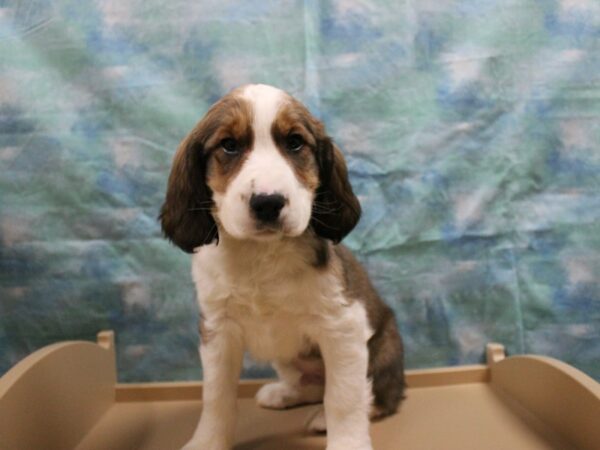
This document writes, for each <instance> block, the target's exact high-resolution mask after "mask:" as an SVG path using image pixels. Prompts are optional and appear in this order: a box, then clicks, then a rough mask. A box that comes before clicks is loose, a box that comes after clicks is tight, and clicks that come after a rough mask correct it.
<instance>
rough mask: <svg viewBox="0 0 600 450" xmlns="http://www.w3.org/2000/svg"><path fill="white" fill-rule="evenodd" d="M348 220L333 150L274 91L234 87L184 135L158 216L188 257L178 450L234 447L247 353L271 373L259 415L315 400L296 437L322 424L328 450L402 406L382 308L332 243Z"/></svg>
mask: <svg viewBox="0 0 600 450" xmlns="http://www.w3.org/2000/svg"><path fill="white" fill-rule="evenodd" d="M359 217H360V204H359V202H358V199H357V198H356V196H355V195H354V193H353V192H352V188H351V186H350V183H349V181H348V176H347V170H346V165H345V163H344V160H343V157H342V154H341V152H340V151H339V149H337V147H336V146H335V145H334V144H333V142H332V140H331V139H330V138H329V137H328V136H327V135H326V134H325V129H324V127H323V125H322V123H321V122H319V121H318V120H317V119H315V118H314V117H313V116H312V115H311V114H310V113H309V112H308V110H307V109H306V108H305V107H304V106H303V105H302V104H301V103H300V102H298V101H297V100H295V99H294V98H293V97H291V96H290V95H288V94H287V93H285V92H283V91H281V90H279V89H276V88H273V87H270V86H265V85H248V86H243V87H241V88H238V89H236V90H234V91H232V92H231V93H230V94H228V95H227V96H225V97H224V98H223V99H221V100H220V101H219V102H217V103H216V104H215V105H213V106H212V107H211V109H210V110H209V112H208V113H207V114H206V116H205V117H204V118H203V119H202V120H201V121H200V122H199V123H198V125H197V126H196V127H195V128H194V130H192V132H191V133H190V134H189V135H188V136H187V137H186V138H185V139H184V141H183V142H182V143H181V145H180V147H179V149H178V151H177V153H176V155H175V158H174V162H173V168H172V171H171V175H170V177H169V184H168V189H167V195H166V200H165V203H164V205H163V207H162V211H161V217H160V219H161V223H162V227H163V231H164V233H165V234H166V236H167V237H168V238H169V239H171V240H172V241H173V242H174V243H175V244H176V245H178V246H179V247H181V248H182V249H183V250H185V251H187V252H190V253H193V257H192V276H193V279H194V282H195V283H196V287H197V296H198V302H199V305H200V310H201V326H200V328H201V345H200V356H201V360H202V366H203V371H204V390H203V412H202V417H201V419H200V422H199V424H198V427H197V429H196V431H195V433H194V435H193V437H192V439H191V440H190V441H189V442H188V444H187V445H186V446H185V449H202V450H226V449H229V448H231V447H232V445H233V435H234V428H235V411H236V386H237V382H238V378H239V374H240V370H241V364H242V357H243V353H244V351H246V350H248V351H249V352H250V353H251V354H252V355H253V356H254V357H255V358H256V359H258V360H263V361H270V362H272V363H273V366H274V367H275V369H276V371H277V373H278V375H279V380H278V381H276V382H274V383H270V384H267V385H265V386H263V387H262V388H261V389H260V391H259V392H258V394H257V396H256V398H257V401H258V403H259V404H260V405H261V406H264V407H269V408H287V407H291V406H295V405H300V404H306V403H317V402H321V401H323V402H324V415H323V414H322V413H321V414H318V415H317V416H315V417H314V418H312V419H311V420H310V421H309V423H308V428H309V429H311V430H317V431H324V429H325V426H326V428H327V442H328V444H327V448H328V449H329V450H334V449H335V450H350V449H360V450H364V449H370V448H371V440H370V437H369V418H378V417H384V416H386V415H389V414H393V413H394V412H395V411H396V409H397V407H398V404H399V402H400V400H401V399H402V398H403V389H404V375H403V355H402V342H401V339H400V336H399V334H398V331H397V328H396V322H395V319H394V316H393V314H392V312H391V310H390V308H389V307H387V306H386V305H385V304H384V303H383V302H382V301H381V299H380V298H379V297H378V295H377V293H376V292H375V290H374V288H373V286H372V285H371V283H370V281H369V279H368V276H367V275H366V273H365V271H364V270H363V269H362V267H361V266H360V265H359V264H358V262H357V261H356V260H355V259H354V257H353V256H352V255H351V253H350V252H349V251H348V250H347V249H346V248H345V247H343V246H342V245H341V244H338V242H339V241H340V240H341V239H342V238H343V237H344V236H345V235H346V234H347V233H349V232H350V231H351V230H352V229H353V228H354V226H355V225H356V222H357V221H358V219H359ZM325 368H326V370H325ZM323 381H324V383H323Z"/></svg>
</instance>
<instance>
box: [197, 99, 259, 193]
mask: <svg viewBox="0 0 600 450" xmlns="http://www.w3.org/2000/svg"><path fill="white" fill-rule="evenodd" d="M214 115H215V117H214V118H211V119H212V120H214V121H217V122H219V123H220V126H219V127H218V128H217V129H216V131H215V132H214V133H213V135H212V136H211V137H210V138H209V139H208V140H207V148H208V149H209V152H210V159H209V163H208V173H207V181H206V182H207V184H208V186H209V187H210V188H211V189H212V190H213V191H214V192H225V190H226V189H227V186H228V185H229V182H230V181H231V180H232V179H233V178H235V176H236V175H237V174H238V173H239V171H240V169H241V168H242V165H243V163H244V161H245V160H246V158H247V157H248V153H249V151H250V149H251V148H252V143H253V141H254V133H253V131H252V109H251V107H250V105H249V104H248V103H247V101H246V100H244V99H242V98H236V97H231V98H230V99H228V100H227V101H226V102H225V104H224V105H223V108H220V109H219V110H218V111H215V113H214ZM207 118H208V115H207ZM225 138H233V139H235V140H236V141H237V142H238V143H239V146H240V149H241V150H240V154H239V155H228V154H226V153H225V152H224V151H223V150H222V149H221V141H222V140H223V139H225Z"/></svg>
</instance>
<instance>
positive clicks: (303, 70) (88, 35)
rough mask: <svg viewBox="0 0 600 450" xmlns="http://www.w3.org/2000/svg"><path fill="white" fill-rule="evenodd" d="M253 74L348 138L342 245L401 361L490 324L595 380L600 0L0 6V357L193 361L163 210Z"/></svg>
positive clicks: (156, 375) (188, 319)
mask: <svg viewBox="0 0 600 450" xmlns="http://www.w3.org/2000/svg"><path fill="white" fill-rule="evenodd" d="M248 82H262V83H269V84H274V85H276V86H279V87H281V88H283V89H285V90H287V91H289V92H291V93H292V94H294V95H296V96H298V97H299V98H300V99H302V100H303V101H304V102H305V103H306V104H307V105H308V106H309V107H310V108H311V110H312V111H313V112H314V113H315V114H316V115H317V116H319V117H321V118H322V119H323V120H324V122H325V123H326V125H327V128H328V130H329V133H330V134H331V135H332V136H333V137H334V138H335V139H336V140H337V142H338V143H339V144H340V146H341V147H342V149H343V150H344V152H345V154H346V156H347V159H348V162H349V167H350V174H351V180H352V183H353V185H354V187H355V190H356V191H357V193H358V194H359V196H360V199H361V201H362V205H363V209H364V216H363V218H362V221H361V222H360V225H359V226H358V228H357V229H356V230H355V231H354V232H353V233H352V234H351V235H350V236H349V238H347V240H346V242H347V244H348V245H349V246H350V247H351V248H352V249H353V250H355V251H356V252H357V254H358V256H359V257H360V259H361V260H362V261H363V262H364V263H365V264H366V266H367V267H368V270H369V272H370V273H371V275H372V277H373V280H374V283H375V284H376V286H377V287H378V289H379V290H380V292H381V293H382V295H383V297H384V298H385V299H386V300H387V301H388V302H389V303H390V304H391V305H392V306H393V307H394V309H395V311H396V314H397V319H398V322H399V324H400V326H401V329H402V332H403V335H404V339H405V343H406V361H407V365H408V367H411V368H416V367H430V366H440V365H453V364H463V363H474V362H480V361H481V360H482V357H483V351H484V346H485V344H486V343H487V342H490V341H498V342H501V343H503V344H505V345H506V346H507V348H508V351H509V352H510V353H511V354H515V353H525V352H535V353H540V354H544V355H550V356H553V357H557V358H560V359H562V360H564V361H566V362H568V363H571V364H573V365H575V366H576V367H578V368H580V369H583V370H584V371H586V372H587V373H589V374H591V375H593V376H594V377H596V378H600V253H599V251H600V224H599V219H600V195H599V193H600V191H599V188H600V120H599V119H600V3H599V2H598V1H596V0H477V1H475V0H473V1H459V0H447V1H439V0H418V1H417V0H404V1H395V0H387V1H383V0H382V1H376V0H339V1H317V0H305V1H300V0H294V1H291V0H286V1H276V0H260V1H259V0H256V1H232V0H218V1H215V0H204V1H189V0H105V1H101V0H97V1H93V0H52V1H51V0H2V1H0V196H1V198H0V372H3V371H5V370H7V369H8V368H9V367H10V366H11V365H12V364H14V363H16V362H17V361H18V360H19V359H21V358H23V357H24V356H25V355H27V354H28V353H29V352H31V351H33V350H35V349H37V348H39V347H41V346H43V345H46V344H49V343H51V342H55V341H59V340H65V339H94V335H95V333H96V332H98V331H99V330H102V329H113V330H115V331H116V333H117V352H118V368H119V377H120V379H121V380H126V381H133V380H139V381H142V380H181V379H195V378H198V377H200V376H201V370H200V365H199V360H198V355H197V350H196V346H197V343H198V337H197V334H198V333H197V322H198V320H197V314H198V310H197V306H196V304H195V299H194V292H193V286H192V283H191V279H190V274H189V256H188V255H186V254H184V253H183V252H181V251H179V250H178V249H176V248H175V247H173V246H171V245H170V244H169V243H168V242H167V241H166V240H164V239H163V238H162V237H161V233H160V228H159V225H158V223H157V220H156V217H157V215H158V211H159V208H160V205H161V202H162V200H163V196H164V191H165V185H166V179H167V175H168V172H169V167H170V163H171V159H172V156H173V153H174V150H175V148H176V146H177V144H178V143H179V141H180V140H181V139H182V138H183V137H184V136H185V134H186V133H187V132H188V131H189V130H190V129H191V128H192V126H193V125H194V124H195V122H196V121H197V120H198V119H199V118H200V117H201V116H202V115H203V114H204V113H205V112H206V110H207V108H208V107H209V105H210V104H211V103H212V102H214V101H215V100H216V99H217V98H219V97H220V96H221V95H222V94H224V93H226V92H227V91H228V90H229V89H231V88H232V87H235V86H238V85H240V84H244V83H248ZM244 367H245V369H244V370H245V371H244V376H246V377H251V376H259V375H264V374H266V373H270V372H268V370H269V369H268V368H265V367H264V366H260V365H257V364H255V363H254V362H252V361H251V360H250V359H248V360H247V361H246V362H245V366H244Z"/></svg>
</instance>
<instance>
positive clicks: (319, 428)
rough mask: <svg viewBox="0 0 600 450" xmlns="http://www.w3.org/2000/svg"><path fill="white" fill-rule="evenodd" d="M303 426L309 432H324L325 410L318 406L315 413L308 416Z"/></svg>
mask: <svg viewBox="0 0 600 450" xmlns="http://www.w3.org/2000/svg"><path fill="white" fill-rule="evenodd" d="M305 428H306V431H308V432H309V433H325V432H326V431H327V423H326V422H325V410H324V409H323V408H319V409H318V410H317V412H316V413H315V414H313V415H312V416H310V417H309V418H308V420H307V421H306V425H305Z"/></svg>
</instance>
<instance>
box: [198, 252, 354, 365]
mask: <svg viewBox="0 0 600 450" xmlns="http://www.w3.org/2000/svg"><path fill="white" fill-rule="evenodd" d="M235 250H236V251H235V253H234V254H232V253H231V252H230V248H229V247H227V245H222V244H219V245H218V246H217V245H211V246H205V247H202V248H201V249H200V250H199V251H198V252H197V253H196V254H195V255H194V257H193V264H192V275H193V278H194V281H195V283H196V289H197V296H198V301H199V305H200V309H201V312H202V314H203V316H204V318H205V320H207V321H208V322H210V323H212V324H214V325H215V326H218V323H219V321H220V320H224V319H226V320H233V321H235V322H236V323H237V324H238V325H239V326H240V327H241V329H242V332H243V340H244V344H245V346H246V349H247V350H249V351H250V353H251V354H252V355H253V356H254V357H255V358H257V359H260V360H276V359H283V360H285V359H292V358H294V357H296V356H297V355H298V354H299V353H300V352H302V351H303V350H308V347H309V346H310V343H311V337H312V336H314V334H315V333H316V332H317V331H316V330H318V327H319V326H321V325H322V323H323V321H324V320H327V317H328V316H331V317H335V316H338V317H339V315H338V314H336V310H337V309H339V308H344V307H345V306H347V305H348V302H347V301H346V299H345V298H344V297H343V288H342V285H341V282H340V280H339V277H337V276H335V274H334V273H333V271H332V270H330V269H323V268H320V269H318V268H315V267H313V266H312V265H311V264H310V263H309V258H310V257H311V256H312V255H311V254H302V252H299V251H298V248H296V247H292V246H284V245H279V246H275V245H270V246H267V245H256V244H254V245H246V246H238V247H237V248H236V249H235ZM344 305H345V306H344Z"/></svg>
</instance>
